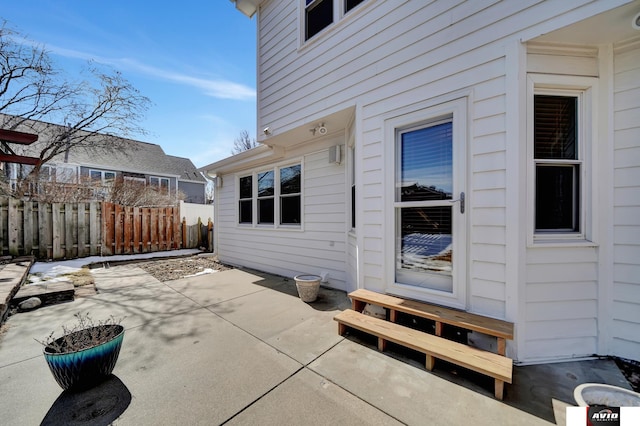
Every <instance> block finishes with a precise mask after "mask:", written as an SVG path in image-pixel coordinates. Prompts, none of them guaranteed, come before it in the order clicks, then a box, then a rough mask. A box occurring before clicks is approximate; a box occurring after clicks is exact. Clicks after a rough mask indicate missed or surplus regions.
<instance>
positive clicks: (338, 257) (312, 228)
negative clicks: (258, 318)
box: [215, 132, 347, 290]
mask: <svg viewBox="0 0 640 426" xmlns="http://www.w3.org/2000/svg"><path fill="white" fill-rule="evenodd" d="M344 142H345V137H344V134H343V133H342V132H340V133H338V134H334V135H331V136H327V137H326V138H324V139H323V140H321V141H315V143H314V145H311V146H309V145H307V146H303V147H298V148H296V149H293V150H290V151H289V152H287V155H286V157H285V158H280V159H278V160H277V161H274V162H267V163H264V164H261V165H259V166H255V167H254V168H250V169H245V170H238V171H236V172H234V173H230V174H224V175H222V182H223V185H222V187H221V188H217V192H216V198H215V206H216V207H215V212H216V219H215V229H216V239H217V241H216V244H217V246H218V247H224V249H223V250H219V253H218V257H219V259H220V261H222V262H224V263H229V264H232V265H243V266H249V267H251V268H255V269H259V270H262V271H266V272H270V273H274V274H277V275H281V276H285V277H290V278H292V277H294V276H295V275H298V274H301V273H309V274H316V275H323V274H327V282H325V283H324V284H323V285H326V286H330V287H333V288H337V289H341V290H345V289H346V288H345V286H346V282H347V275H346V265H345V256H344V254H345V252H346V244H347V239H346V232H345V222H344V217H345V214H346V205H345V197H346V193H345V166H344V163H341V164H331V163H329V160H328V157H329V151H328V150H329V147H330V146H333V145H344ZM343 148H344V147H343ZM294 164H301V165H302V224H301V226H300V227H280V226H272V225H266V226H263V225H255V226H251V225H245V224H239V223H238V182H239V178H240V177H242V176H245V175H247V174H249V173H253V172H261V171H265V170H270V169H273V168H274V167H279V166H285V167H286V166H289V165H294Z"/></svg>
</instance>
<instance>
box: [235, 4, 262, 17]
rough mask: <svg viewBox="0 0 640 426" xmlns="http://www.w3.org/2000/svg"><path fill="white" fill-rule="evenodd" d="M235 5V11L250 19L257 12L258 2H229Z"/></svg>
mask: <svg viewBox="0 0 640 426" xmlns="http://www.w3.org/2000/svg"><path fill="white" fill-rule="evenodd" d="M231 2H232V3H234V4H235V5H236V9H238V10H239V11H240V12H242V13H244V14H245V15H246V16H247V17H249V18H251V17H252V16H253V15H255V13H256V11H257V10H258V2H259V0H231Z"/></svg>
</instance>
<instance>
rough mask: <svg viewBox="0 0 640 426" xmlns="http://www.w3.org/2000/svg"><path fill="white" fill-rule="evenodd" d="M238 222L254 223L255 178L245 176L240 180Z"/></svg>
mask: <svg viewBox="0 0 640 426" xmlns="http://www.w3.org/2000/svg"><path fill="white" fill-rule="evenodd" d="M239 182H240V185H239V186H240V194H239V201H238V222H239V223H249V224H251V223H253V176H243V177H241V178H240V180H239Z"/></svg>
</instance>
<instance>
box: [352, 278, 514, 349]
mask: <svg viewBox="0 0 640 426" xmlns="http://www.w3.org/2000/svg"><path fill="white" fill-rule="evenodd" d="M349 297H350V298H351V301H352V307H353V310H354V311H357V312H362V310H363V309H364V307H365V305H366V304H367V303H370V304H372V305H378V306H382V307H384V308H387V309H389V317H390V318H389V319H390V321H391V322H396V318H397V313H398V312H403V313H406V314H410V315H414V316H416V317H421V318H426V319H429V320H433V321H435V325H436V336H442V324H449V325H453V326H456V327H461V328H465V329H467V330H472V331H477V332H479V333H483V334H488V335H490V336H494V337H496V338H497V343H498V348H497V352H498V354H500V355H505V354H506V340H507V339H509V340H513V323H510V322H507V321H502V320H499V319H495V318H488V317H484V316H482V315H476V314H471V313H469V312H463V311H458V310H455V309H449V308H445V307H442V306H437V305H430V304H428V303H422V302H418V301H415V300H405V299H402V298H399V297H395V296H390V295H388V294H381V293H376V292H374V291H370V290H365V289H363V288H361V289H358V290H355V291H353V292H351V293H349Z"/></svg>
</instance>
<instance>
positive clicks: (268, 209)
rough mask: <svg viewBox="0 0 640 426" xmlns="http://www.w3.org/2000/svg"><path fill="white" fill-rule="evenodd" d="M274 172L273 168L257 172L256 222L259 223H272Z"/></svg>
mask: <svg viewBox="0 0 640 426" xmlns="http://www.w3.org/2000/svg"><path fill="white" fill-rule="evenodd" d="M274 174H275V172H274V171H273V170H269V171H268V172H263V173H258V223H260V224H272V223H273V208H274V198H275V188H274V182H273V178H274Z"/></svg>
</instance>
